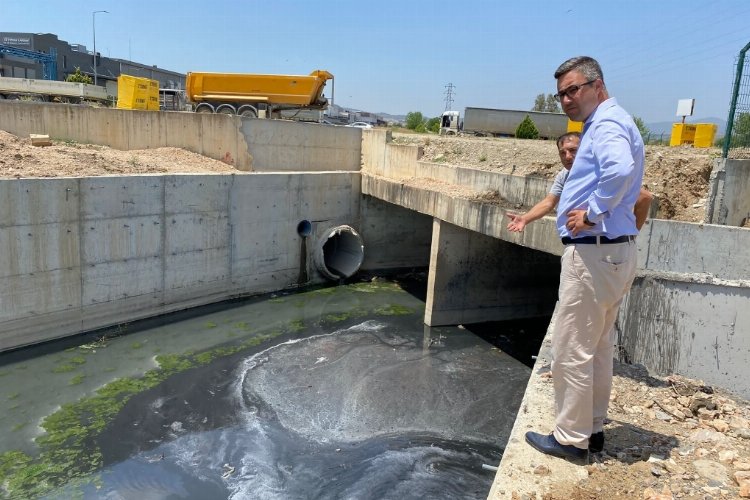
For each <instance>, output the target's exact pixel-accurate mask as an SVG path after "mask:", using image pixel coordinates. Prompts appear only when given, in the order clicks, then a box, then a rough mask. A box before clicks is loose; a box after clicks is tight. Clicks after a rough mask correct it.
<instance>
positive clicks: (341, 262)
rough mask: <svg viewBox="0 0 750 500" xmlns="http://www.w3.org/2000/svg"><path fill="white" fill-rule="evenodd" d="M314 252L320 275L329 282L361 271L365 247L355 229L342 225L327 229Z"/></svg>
mask: <svg viewBox="0 0 750 500" xmlns="http://www.w3.org/2000/svg"><path fill="white" fill-rule="evenodd" d="M314 252H315V253H314V255H313V258H314V261H315V264H316V266H317V268H318V270H319V271H320V273H321V274H322V275H323V276H325V277H326V278H328V279H329V280H332V281H338V280H341V279H346V278H350V277H352V276H353V275H354V273H356V272H357V271H359V266H361V265H362V261H363V260H364V256H365V246H364V244H363V243H362V237H361V236H360V235H359V234H358V233H357V231H355V230H354V228H352V227H351V226H346V225H342V226H336V227H332V228H330V229H327V230H326V231H325V232H324V233H323V236H322V237H321V238H320V240H318V244H317V245H316V247H315V250H314Z"/></svg>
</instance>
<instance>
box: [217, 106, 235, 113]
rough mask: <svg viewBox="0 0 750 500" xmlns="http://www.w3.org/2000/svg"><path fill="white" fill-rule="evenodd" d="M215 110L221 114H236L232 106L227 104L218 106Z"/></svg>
mask: <svg viewBox="0 0 750 500" xmlns="http://www.w3.org/2000/svg"><path fill="white" fill-rule="evenodd" d="M216 112H217V113H221V114H222V115H236V114H237V112H236V111H235V110H234V108H233V107H232V106H229V105H224V106H219V107H218V108H216Z"/></svg>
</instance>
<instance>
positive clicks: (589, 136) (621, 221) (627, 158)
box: [557, 97, 645, 238]
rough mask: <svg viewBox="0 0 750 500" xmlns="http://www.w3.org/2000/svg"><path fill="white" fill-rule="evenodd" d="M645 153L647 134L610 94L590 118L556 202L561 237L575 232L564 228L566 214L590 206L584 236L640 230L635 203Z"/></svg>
mask: <svg viewBox="0 0 750 500" xmlns="http://www.w3.org/2000/svg"><path fill="white" fill-rule="evenodd" d="M644 162H645V155H644V149H643V139H642V138H641V134H640V132H639V131H638V127H636V125H635V123H634V122H633V119H632V118H631V117H630V115H628V113H627V112H626V111H625V110H624V109H622V108H621V107H620V106H619V105H618V104H617V101H616V100H615V98H614V97H613V98H610V99H607V100H606V101H604V102H602V103H601V104H599V106H598V107H597V108H596V110H594V112H593V113H591V116H589V117H588V118H587V119H586V122H585V123H584V126H583V135H582V137H581V144H580V146H579V147H578V153H577V154H576V159H575V161H574V162H573V167H572V168H571V169H570V175H568V179H567V181H566V182H565V186H564V188H563V191H562V194H561V195H560V202H559V203H558V205H557V229H558V231H559V233H560V236H561V237H564V236H568V237H573V235H572V233H571V232H570V231H568V228H567V227H565V224H566V222H567V221H568V216H567V213H568V212H569V211H571V210H576V209H580V210H587V211H588V214H587V217H588V219H589V221H591V222H594V223H596V224H595V225H594V226H592V227H591V228H588V229H585V230H583V231H581V232H579V233H578V234H577V235H576V236H575V237H578V238H579V237H581V236H598V235H600V236H607V237H609V238H616V237H618V236H625V235H636V234H638V229H637V228H636V227H635V215H634V214H633V206H634V205H635V202H636V200H637V199H638V195H639V194H640V191H641V184H642V182H643V165H644Z"/></svg>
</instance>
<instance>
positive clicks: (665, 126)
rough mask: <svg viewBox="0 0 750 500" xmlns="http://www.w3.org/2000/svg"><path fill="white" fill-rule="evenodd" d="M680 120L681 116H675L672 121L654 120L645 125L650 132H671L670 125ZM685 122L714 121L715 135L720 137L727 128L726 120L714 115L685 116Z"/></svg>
mask: <svg viewBox="0 0 750 500" xmlns="http://www.w3.org/2000/svg"><path fill="white" fill-rule="evenodd" d="M681 121H682V119H681V118H679V117H677V116H675V120H674V121H672V122H655V123H647V124H646V127H648V129H649V131H651V133H652V134H667V135H668V134H671V133H672V125H673V124H674V123H680V122H681ZM685 123H715V124H716V137H721V136H723V135H724V131H725V130H726V128H727V121H726V120H723V119H721V118H716V117H708V118H692V117H691V118H687V119H685Z"/></svg>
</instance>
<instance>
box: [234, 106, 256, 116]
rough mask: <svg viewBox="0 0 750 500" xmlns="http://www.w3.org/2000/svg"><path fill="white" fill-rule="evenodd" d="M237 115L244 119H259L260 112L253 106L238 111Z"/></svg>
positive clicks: (243, 107)
mask: <svg viewBox="0 0 750 500" xmlns="http://www.w3.org/2000/svg"><path fill="white" fill-rule="evenodd" d="M237 114H238V115H239V116H241V117H243V118H257V117H258V112H257V111H255V108H253V107H252V106H242V107H241V108H240V109H238V110H237Z"/></svg>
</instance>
